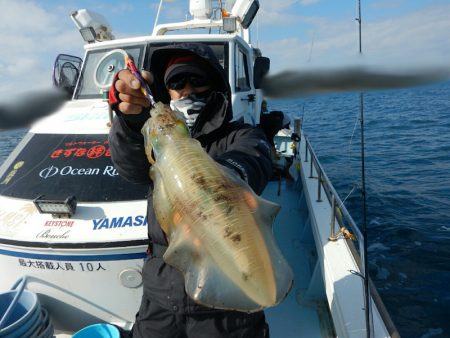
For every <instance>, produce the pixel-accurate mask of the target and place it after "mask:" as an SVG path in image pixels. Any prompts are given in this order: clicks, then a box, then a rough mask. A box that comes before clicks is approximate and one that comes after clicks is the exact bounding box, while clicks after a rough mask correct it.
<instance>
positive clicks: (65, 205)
mask: <svg viewBox="0 0 450 338" xmlns="http://www.w3.org/2000/svg"><path fill="white" fill-rule="evenodd" d="M44 197H45V196H44V195H41V196H39V197H38V198H36V199H35V200H33V203H34V205H35V206H36V208H37V209H38V211H39V213H41V214H51V215H52V216H53V217H57V218H70V217H71V216H72V215H73V214H74V213H75V210H76V209H77V199H76V198H75V196H69V197H67V198H66V199H65V200H47V199H44Z"/></svg>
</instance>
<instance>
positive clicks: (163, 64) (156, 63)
mask: <svg viewBox="0 0 450 338" xmlns="http://www.w3.org/2000/svg"><path fill="white" fill-rule="evenodd" d="M184 55H196V56H198V57H199V58H201V59H202V60H203V61H204V62H205V63H206V66H207V67H209V69H208V73H209V74H210V76H211V81H212V83H213V85H214V91H215V92H220V93H222V94H223V95H224V96H225V98H226V101H228V106H227V107H226V109H225V114H224V113H219V112H216V111H214V112H211V111H207V112H205V114H202V112H203V111H202V112H201V113H200V115H203V116H201V121H202V123H200V125H198V126H197V128H196V129H197V130H200V129H203V128H202V127H204V124H208V122H213V125H215V126H216V127H219V126H222V125H223V124H224V123H225V122H228V121H230V120H231V119H232V117H233V113H232V109H231V104H230V102H231V88H230V84H229V82H228V78H227V75H226V73H225V71H224V69H223V67H222V66H221V64H220V63H219V61H218V60H217V57H216V55H215V54H214V52H213V50H212V49H211V48H210V47H209V46H208V45H206V44H203V43H196V42H183V43H173V44H170V45H167V46H164V47H161V48H158V49H156V50H154V51H153V54H152V55H151V58H150V71H151V72H152V74H153V77H154V82H153V84H152V85H151V86H150V89H151V91H152V94H153V96H154V98H155V100H156V101H157V102H158V101H161V102H163V103H166V104H167V103H169V102H170V96H169V94H168V92H167V89H166V86H165V84H164V74H165V71H166V68H167V63H168V61H169V60H170V59H171V58H172V57H174V56H184ZM205 115H207V116H205ZM203 132H206V133H208V131H206V130H204V131H203Z"/></svg>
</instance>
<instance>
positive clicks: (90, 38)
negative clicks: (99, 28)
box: [80, 26, 95, 43]
mask: <svg viewBox="0 0 450 338" xmlns="http://www.w3.org/2000/svg"><path fill="white" fill-rule="evenodd" d="M80 34H81V36H82V37H83V40H84V41H86V42H87V43H92V42H95V30H94V28H92V27H90V26H89V27H83V28H81V29H80Z"/></svg>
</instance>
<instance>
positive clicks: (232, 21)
mask: <svg viewBox="0 0 450 338" xmlns="http://www.w3.org/2000/svg"><path fill="white" fill-rule="evenodd" d="M222 22H223V30H224V31H225V32H228V33H233V32H236V29H237V23H236V17H234V16H228V17H223V18H222Z"/></svg>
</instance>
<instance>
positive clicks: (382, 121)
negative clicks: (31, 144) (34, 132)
mask: <svg viewBox="0 0 450 338" xmlns="http://www.w3.org/2000/svg"><path fill="white" fill-rule="evenodd" d="M268 107H269V110H283V111H285V112H287V113H289V114H290V115H291V117H296V116H297V117H303V128H304V132H305V133H306V134H307V135H308V137H309V138H310V140H311V142H312V144H313V146H314V148H315V151H316V153H317V154H318V156H319V159H320V161H321V163H322V165H323V166H324V168H325V171H326V172H327V175H328V177H329V178H330V179H331V181H332V182H333V185H334V186H335V188H336V190H337V191H338V192H339V194H340V196H341V199H346V206H347V209H348V210H349V212H350V213H351V214H352V216H353V218H354V219H355V221H356V222H357V223H358V224H359V223H360V221H361V198H360V146H361V144H360V128H359V94H358V93H346V94H333V95H322V96H314V97H308V98H304V99H295V100H280V101H269V104H268ZM364 112H365V139H366V144H365V150H366V188H367V202H368V203H367V208H368V243H369V268H370V275H371V278H372V280H373V281H374V283H375V285H376V286H377V289H378V290H379V293H380V295H381V297H382V299H383V301H384V303H385V305H386V307H387V309H388V311H389V313H390V315H391V317H392V319H393V321H394V323H395V325H396V326H397V329H398V330H399V332H400V334H401V335H402V337H407V338H408V337H413V338H414V337H417V338H431V337H436V338H438V337H439V338H440V337H450V321H449V319H450V290H449V284H450V82H447V83H442V84H437V85H432V86H425V87H417V88H413V89H402V90H395V91H377V92H370V93H365V94H364ZM24 133H25V130H16V131H3V132H0V163H3V161H4V160H5V159H6V157H7V155H8V154H9V153H10V152H11V151H12V150H13V149H14V147H15V145H16V144H17V142H18V141H19V140H20V139H21V138H22V137H23V135H24Z"/></svg>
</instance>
